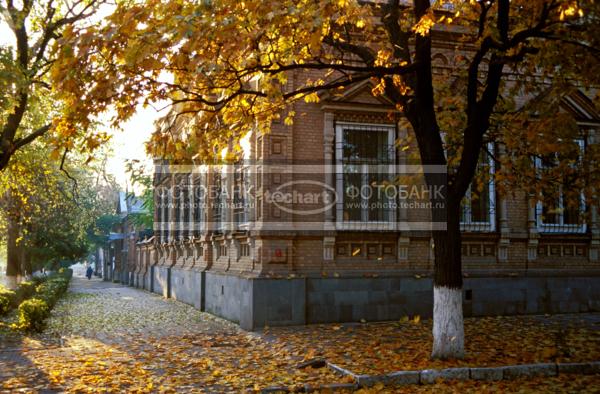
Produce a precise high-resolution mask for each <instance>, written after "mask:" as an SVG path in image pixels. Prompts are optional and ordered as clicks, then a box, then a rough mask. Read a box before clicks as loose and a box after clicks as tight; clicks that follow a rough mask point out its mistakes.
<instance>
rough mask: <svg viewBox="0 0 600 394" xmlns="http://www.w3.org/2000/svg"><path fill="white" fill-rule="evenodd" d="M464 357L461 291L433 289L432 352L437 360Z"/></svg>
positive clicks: (446, 288) (442, 287) (443, 287)
mask: <svg viewBox="0 0 600 394" xmlns="http://www.w3.org/2000/svg"><path fill="white" fill-rule="evenodd" d="M464 355H465V333H464V326H463V310H462V289H460V288H458V289H455V288H449V287H445V286H434V287H433V351H432V354H431V356H432V357H433V358H437V359H447V358H462V357H464Z"/></svg>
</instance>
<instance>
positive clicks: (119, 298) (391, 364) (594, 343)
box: [0, 287, 600, 392]
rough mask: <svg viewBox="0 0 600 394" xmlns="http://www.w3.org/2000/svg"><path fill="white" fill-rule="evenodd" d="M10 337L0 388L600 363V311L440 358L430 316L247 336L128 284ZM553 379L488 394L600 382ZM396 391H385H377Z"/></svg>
mask: <svg viewBox="0 0 600 394" xmlns="http://www.w3.org/2000/svg"><path fill="white" fill-rule="evenodd" d="M9 331H10V330H8V329H7V325H6V324H4V325H2V323H0V366H1V367H2V368H0V391H2V390H5V391H13V390H18V389H25V390H26V391H29V390H32V391H36V390H43V389H53V390H60V391H66V392H81V391H97V390H99V389H104V390H105V391H109V392H121V391H124V390H129V391H139V392H176V391H177V392H181V391H207V392H240V391H243V390H259V389H262V388H265V387H270V386H278V385H285V386H288V387H292V388H300V387H302V386H304V385H306V384H308V385H311V386H317V385H319V384H331V383H351V380H349V379H348V378H345V377H340V376H337V375H335V374H334V373H333V372H332V371H331V370H329V369H328V368H326V367H323V363H322V362H315V360H322V359H326V360H328V361H330V362H332V363H335V364H337V365H339V366H342V367H344V368H346V369H349V370H351V371H353V372H355V373H369V374H381V373H387V372H392V371H396V370H414V369H423V368H443V367H454V366H464V365H472V366H475V365H476V366H493V365H506V364H523V363H532V362H556V361H561V362H572V361H592V360H600V314H586V315H564V316H552V317H550V316H548V317H543V316H534V317H501V318H500V317H499V318H473V319H466V322H465V332H466V344H467V354H468V355H467V358H466V359H465V360H462V361H431V360H430V359H429V354H430V351H431V321H430V320H421V319H419V318H413V319H402V320H401V321H398V322H387V323H362V324H361V323H355V324H354V323H353V324H326V325H311V326H306V327H289V328H265V329H264V330H263V331H262V332H260V333H248V332H244V331H242V330H240V329H239V328H238V327H237V326H235V325H234V324H232V323H229V322H226V321H224V320H222V319H218V318H215V317H213V316H211V315H208V314H205V313H201V312H198V311H197V310H195V309H193V308H192V307H189V306H187V305H184V304H181V303H178V302H174V301H171V300H164V299H162V298H160V297H158V296H155V295H151V294H148V293H144V292H140V291H137V290H134V289H129V288H125V287H121V288H117V290H115V289H110V290H106V291H99V292H95V293H69V294H68V296H67V297H66V298H65V299H63V300H62V301H61V302H60V303H59V304H58V305H57V306H56V308H55V310H54V312H53V316H52V318H51V319H50V320H49V324H48V328H47V329H46V331H45V332H44V333H43V334H40V335H30V336H25V335H21V334H18V333H14V332H12V333H11V332H9ZM553 379H554V380H552V379H548V378H546V379H543V381H542V380H539V381H538V380H536V379H529V380H527V381H526V382H525V381H523V382H521V383H519V382H520V381H515V382H495V383H494V384H492V385H491V386H489V388H490V391H492V390H493V389H499V390H500V389H501V388H505V389H509V388H510V387H513V388H517V387H531V388H536V387H538V388H539V387H543V385H544V384H546V382H547V384H550V383H552V384H553V385H554V386H552V387H556V388H558V387H564V389H565V390H564V391H572V390H576V389H577V388H578V387H583V386H586V385H591V386H590V387H600V385H599V384H598V383H599V381H600V377H598V376H591V377H590V376H587V377H586V376H576V377H568V379H567V378H565V377H564V376H563V377H558V378H553ZM536 382H537V384H535V383H536ZM593 383H596V384H593ZM511 385H513V386H511ZM514 385H518V386H514ZM436 386H437V385H436ZM436 386H429V387H428V388H426V387H420V386H415V387H412V388H410V389H408V388H399V389H394V392H403V391H404V390H409V391H404V392H415V391H418V390H431V389H433V388H435V387H436ZM482 387H488V386H486V385H485V383H483V382H453V383H452V384H450V385H447V384H440V386H439V387H438V389H436V390H435V391H436V392H437V391H440V392H469V391H472V392H477V391H479V390H481V389H482ZM458 388H460V389H458ZM457 389H458V391H453V390H457ZM387 390H389V389H387V388H384V387H381V386H378V387H375V388H372V389H370V390H368V392H388V391H387ZM444 390H446V391H444ZM447 390H450V391H447ZM500 391H502V390H500Z"/></svg>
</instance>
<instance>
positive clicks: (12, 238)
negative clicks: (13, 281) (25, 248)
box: [6, 215, 22, 277]
mask: <svg viewBox="0 0 600 394" xmlns="http://www.w3.org/2000/svg"><path fill="white" fill-rule="evenodd" d="M7 232H8V234H7V241H6V276H13V277H17V276H21V275H22V271H21V258H22V253H21V247H20V246H19V244H18V241H17V240H18V239H19V224H18V222H17V220H15V218H14V217H13V216H12V215H8V231H7Z"/></svg>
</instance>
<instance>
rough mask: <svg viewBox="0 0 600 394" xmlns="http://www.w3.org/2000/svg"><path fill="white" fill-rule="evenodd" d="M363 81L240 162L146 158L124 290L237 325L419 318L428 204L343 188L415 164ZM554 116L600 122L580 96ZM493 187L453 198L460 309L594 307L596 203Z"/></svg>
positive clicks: (301, 111) (298, 108)
mask: <svg viewBox="0 0 600 394" xmlns="http://www.w3.org/2000/svg"><path fill="white" fill-rule="evenodd" d="M434 59H435V61H436V62H437V64H438V65H440V66H443V65H444V64H448V63H450V62H453V61H454V60H453V59H451V58H448V57H447V56H446V55H445V54H444V53H438V54H436V55H435V56H434ZM292 83H293V82H292ZM372 88H373V86H372V85H371V84H370V82H368V81H366V82H362V83H359V84H357V85H355V86H353V87H351V88H349V89H346V90H345V91H344V92H343V94H341V95H336V96H329V95H324V96H322V97H321V100H320V102H319V103H318V104H315V103H304V102H301V103H300V102H299V103H296V104H295V108H294V111H295V113H296V114H298V115H296V118H295V122H294V123H293V125H286V124H285V123H284V122H281V123H274V124H273V125H272V130H271V133H269V134H266V135H262V134H260V133H258V132H255V131H252V132H249V133H248V135H247V136H246V137H245V138H244V140H243V141H242V147H243V157H242V158H240V160H239V161H238V162H236V163H228V164H224V163H214V164H211V165H207V164H203V165H195V166H169V165H168V164H165V163H160V162H157V167H156V168H157V171H156V174H155V206H156V207H157V208H156V211H155V238H154V240H153V241H152V242H145V243H142V244H138V248H137V252H136V259H137V260H136V263H135V264H134V267H133V268H132V273H133V274H134V277H135V279H134V283H135V284H136V285H137V286H139V287H144V288H146V289H148V290H150V291H153V292H156V293H159V294H163V295H164V296H166V297H172V298H175V299H177V300H181V301H183V302H186V303H189V304H192V305H194V306H196V307H197V308H199V309H201V310H205V311H208V312H210V313H213V314H216V315H219V316H222V317H225V318H227V319H230V320H233V321H236V322H239V324H240V325H241V326H242V327H243V328H246V329H254V328H260V327H263V326H265V325H288V324H289V325H291V324H306V323H320V322H333V321H359V320H361V319H366V320H369V321H373V320H389V319H397V318H400V317H402V316H406V315H414V314H420V315H423V316H430V315H431V313H432V302H433V298H432V279H431V273H432V269H433V253H432V246H433V245H432V241H431V236H430V230H431V229H432V227H431V226H435V225H436V223H435V222H432V221H431V219H430V216H429V214H428V211H427V210H424V209H413V208H412V207H402V206H399V205H398V204H395V205H394V204H389V203H391V202H395V203H397V202H398V200H399V199H401V197H400V196H398V195H394V196H391V197H390V196H387V195H386V196H384V197H381V196H380V195H379V196H377V197H374V196H372V195H368V196H364V195H362V194H359V195H350V194H349V193H348V190H350V189H361V188H362V187H365V186H367V187H368V186H369V185H372V184H374V182H385V181H386V179H391V178H393V177H392V174H397V173H398V172H402V173H407V172H408V173H413V172H414V173H417V172H418V171H417V170H413V169H410V168H411V167H412V165H411V161H410V158H409V156H410V150H408V151H407V150H404V149H399V148H398V147H397V146H396V144H395V141H396V140H397V139H398V138H402V137H404V136H405V135H406V134H407V130H406V129H405V128H404V127H403V126H402V121H401V120H402V114H401V113H399V112H397V111H396V110H395V109H394V107H393V106H391V105H390V103H389V102H387V101H386V100H385V98H383V97H374V96H373V95H372V94H371V91H372ZM563 110H564V111H567V112H569V113H571V114H572V115H573V116H574V117H575V119H576V120H577V121H578V123H579V124H580V126H581V127H582V128H586V129H588V130H590V131H591V132H590V133H589V134H588V135H589V139H588V140H587V141H583V142H582V143H583V145H585V144H590V143H595V142H597V141H596V140H595V138H597V137H596V136H595V130H597V129H598V127H599V126H600V115H599V114H598V112H597V111H596V109H595V108H594V106H593V104H592V103H591V101H589V100H588V98H587V97H586V96H585V95H584V94H583V93H576V94H572V95H570V96H568V97H565V98H564V100H563ZM168 121H169V119H168V118H167V119H165V120H164V122H165V123H167V122H168ZM489 148H490V149H492V150H496V151H497V150H498V147H495V146H494V145H493V144H490V146H489ZM486 160H487V159H486V158H482V163H483V164H484V165H483V167H482V168H485V169H486V170H487V171H493V170H494V163H493V161H491V160H490V161H489V162H487V163H486ZM407 168H408V169H407ZM433 170H434V171H435V170H436V169H433ZM417 183H418V182H417ZM494 186H495V185H494V183H493V181H490V182H489V183H487V184H485V185H484V187H483V190H482V191H481V192H480V193H479V194H478V195H475V193H473V195H471V194H470V193H468V195H467V198H466V201H465V203H464V204H463V217H462V223H461V228H462V230H463V248H462V255H463V269H464V273H465V283H464V295H463V300H464V311H465V314H466V315H467V316H468V315H498V314H517V313H547V312H579V311H590V310H600V256H599V254H600V253H599V252H600V219H599V218H598V214H597V211H596V207H594V206H586V205H585V204H584V203H583V202H582V204H581V206H580V207H579V208H569V209H567V208H566V204H565V202H564V201H562V198H558V199H555V200H553V202H552V203H546V204H544V203H541V202H537V201H534V200H533V199H531V198H529V197H528V196H527V194H526V193H524V192H521V191H516V192H515V193H513V194H511V195H506V196H502V195H499V194H498V193H497V192H496V189H495V187H494ZM241 190H243V191H241ZM362 203H366V204H362ZM372 203H376V204H375V205H372ZM386 203H387V204H386ZM583 210H585V211H587V212H589V216H588V218H589V219H587V220H586V221H583V220H582V219H581V217H580V215H579V213H580V212H581V211H583Z"/></svg>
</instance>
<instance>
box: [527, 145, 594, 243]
mask: <svg viewBox="0 0 600 394" xmlns="http://www.w3.org/2000/svg"><path fill="white" fill-rule="evenodd" d="M575 142H576V145H577V151H576V152H573V153H572V154H573V155H574V157H571V158H568V157H559V155H558V153H553V154H550V155H546V156H545V157H542V158H537V159H536V167H537V171H538V173H539V174H540V176H545V177H546V178H547V179H546V182H544V187H543V190H542V191H541V196H540V199H539V201H538V203H537V204H536V220H537V226H538V230H539V231H540V232H545V233H585V231H586V224H585V222H584V220H583V213H584V212H585V198H584V195H583V193H577V191H576V190H578V188H579V187H578V185H577V171H576V165H577V162H579V161H580V160H581V158H582V157H583V152H584V149H585V144H584V140H577V141H575ZM560 160H571V161H572V162H573V166H572V170H573V171H568V170H567V171H557V168H558V167H557V166H558V163H559V161H560ZM573 190H575V193H573V192H570V193H568V191H573Z"/></svg>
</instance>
